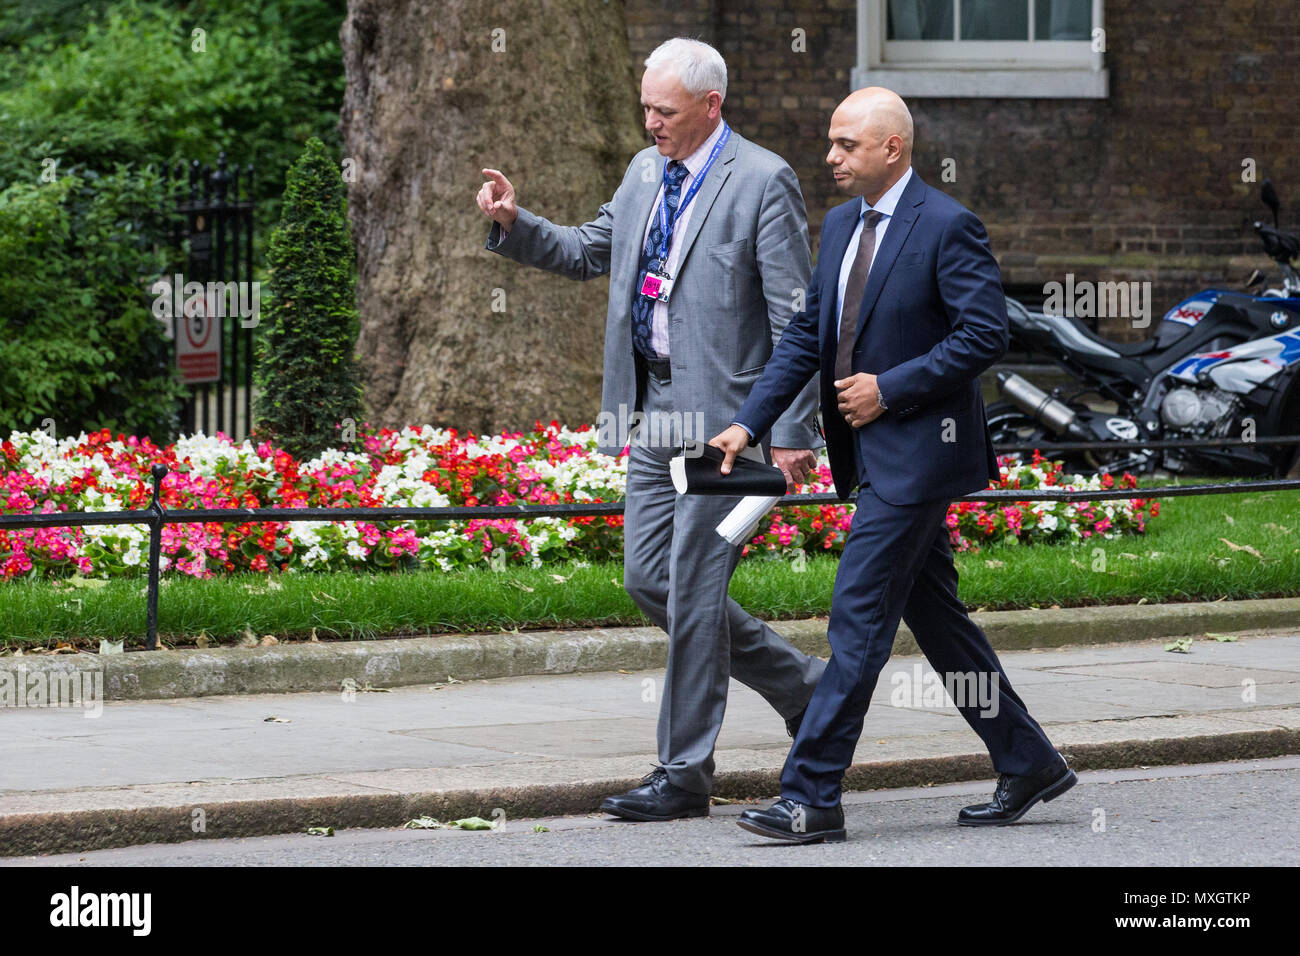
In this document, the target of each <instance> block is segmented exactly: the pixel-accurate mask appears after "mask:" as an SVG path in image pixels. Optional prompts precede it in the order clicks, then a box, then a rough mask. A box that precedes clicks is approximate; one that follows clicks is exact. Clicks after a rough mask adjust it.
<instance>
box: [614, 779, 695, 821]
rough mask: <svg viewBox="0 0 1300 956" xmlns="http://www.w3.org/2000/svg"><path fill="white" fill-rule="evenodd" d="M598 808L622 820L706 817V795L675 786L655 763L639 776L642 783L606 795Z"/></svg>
mask: <svg viewBox="0 0 1300 956" xmlns="http://www.w3.org/2000/svg"><path fill="white" fill-rule="evenodd" d="M600 809H602V810H604V811H605V812H606V813H612V814H614V816H616V817H623V818H624V819H625V820H649V821H658V820H676V819H679V818H681V817H707V816H708V815H709V795H708V794H707V793H692V792H691V791H690V790H683V789H682V788H681V787H677V786H674V785H673V784H672V783H670V782H669V780H668V771H667V770H665V769H664V768H663V767H655V768H654V769H653V770H651V771H650V773H648V774H646V776H645V777H643V778H642V780H641V786H639V787H636V788H634V789H632V790H629V791H628V792H627V793H621V794H619V795H618V796H616V797H606V798H605V799H604V800H603V801H602V802H601V804H600Z"/></svg>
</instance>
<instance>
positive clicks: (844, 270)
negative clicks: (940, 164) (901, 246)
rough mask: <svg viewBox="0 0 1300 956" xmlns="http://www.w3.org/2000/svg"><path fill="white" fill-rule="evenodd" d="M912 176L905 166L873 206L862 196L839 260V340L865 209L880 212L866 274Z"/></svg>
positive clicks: (837, 314) (873, 263)
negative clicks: (845, 294) (854, 227)
mask: <svg viewBox="0 0 1300 956" xmlns="http://www.w3.org/2000/svg"><path fill="white" fill-rule="evenodd" d="M911 178H912V167H911V166H908V167H907V172H905V173H903V178H902V179H900V180H899V181H898V182H896V183H894V185H892V186H890V187H889V188H888V189H887V190H885V194H884V195H883V196H881V197H880V200H879V201H878V202H877V203H876V204H875V205H874V206H873V205H871V204H870V203H868V202H867V200H866V197H865V196H864V197H862V208H861V209H860V210H859V212H858V225H857V228H856V229H854V230H853V236H852V238H850V239H849V247H848V248H847V249H845V250H844V259H843V260H842V261H841V262H840V286H839V298H838V299H837V300H836V302H835V336H836V341H838V340H839V334H840V318H841V316H840V311H841V310H842V309H843V307H844V288H845V286H847V285H848V284H849V272H851V271H852V269H853V260H854V259H856V258H857V257H858V242H859V241H860V240H861V239H862V226H863V224H864V223H865V222H866V219H865V217H866V215H867V210H869V209H874V210H875V211H876V212H878V213H880V221H879V222H878V223H876V247H875V248H874V249H873V250H872V251H871V264H870V265H868V266H867V275H868V276H870V275H871V266H872V265H875V263H876V253H878V252H879V251H880V245H881V243H883V242H884V241H885V230H886V229H888V228H889V222H890V220H891V219H893V218H894V210H895V209H896V208H898V200H899V198H900V197H901V196H902V195H903V190H904V189H906V188H907V183H908V181H909V180H910V179H911Z"/></svg>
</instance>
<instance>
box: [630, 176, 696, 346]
mask: <svg viewBox="0 0 1300 956" xmlns="http://www.w3.org/2000/svg"><path fill="white" fill-rule="evenodd" d="M686 172H687V170H686V164H685V163H683V162H682V161H681V160H677V159H675V160H673V161H672V162H671V163H669V164H668V166H667V168H666V169H665V170H664V199H665V201H666V202H667V205H668V217H667V218H668V226H669V231H670V232H671V229H672V224H673V223H674V222H675V221H676V220H677V206H678V205H679V204H680V203H681V199H682V180H684V179H685V178H686ZM663 240H664V232H663V229H662V227H661V223H660V221H659V206H658V205H656V206H655V211H654V218H653V219H652V220H651V224H650V234H649V235H648V236H646V240H645V246H644V247H643V248H642V249H641V272H640V274H639V275H638V276H637V280H636V289H635V293H634V296H633V299H632V344H633V345H634V346H636V350H637V351H638V352H640V353H641V354H642V355H644V356H645V357H646V358H650V359H654V360H655V361H662V359H663V357H662V356H660V355H659V354H657V353H656V352H655V350H654V348H653V347H651V345H650V323H651V320H652V319H653V318H654V312H655V300H654V299H650V298H647V297H646V296H643V295H642V294H641V283H642V282H644V281H645V277H646V273H648V272H663V271H665V267H664V263H662V262H660V261H659V244H660V243H661V242H663Z"/></svg>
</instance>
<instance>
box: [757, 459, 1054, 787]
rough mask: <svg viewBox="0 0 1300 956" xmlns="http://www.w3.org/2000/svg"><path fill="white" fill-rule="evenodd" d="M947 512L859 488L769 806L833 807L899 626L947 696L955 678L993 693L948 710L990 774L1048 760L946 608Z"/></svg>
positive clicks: (995, 665)
mask: <svg viewBox="0 0 1300 956" xmlns="http://www.w3.org/2000/svg"><path fill="white" fill-rule="evenodd" d="M949 504H950V502H948V501H930V502H924V503H922V504H916V505H891V504H889V503H887V502H885V501H882V500H881V499H880V498H879V497H877V496H876V494H875V492H874V491H873V490H872V489H871V486H870V485H866V486H864V487H862V488H860V489H859V491H858V498H857V510H856V511H855V513H854V515H853V523H852V525H851V527H850V530H849V538H848V540H847V541H846V542H845V544H844V553H843V555H842V556H841V558H840V564H839V570H838V572H837V573H836V575H835V591H834V596H833V598H832V601H831V616H830V624H829V627H828V629H827V636H828V638H829V640H830V645H831V659H830V663H829V664H827V666H826V672H825V674H823V676H822V679H821V681H820V682H819V683H818V684H817V689H816V691H814V692H813V695H812V698H811V699H810V700H809V702H808V710H807V712H806V713H805V714H804V718H803V723H802V725H801V726H800V728H799V734H798V736H797V737H796V738H795V742H794V746H793V747H792V748H791V749H790V755H789V757H787V758H786V762H785V768H784V770H783V771H782V774H781V796H783V797H786V798H787V799H790V800H794V801H796V802H798V803H802V804H805V805H806V806H811V807H833V806H835V805H837V804H838V803H839V802H840V784H841V781H842V780H843V777H844V771H845V770H847V769H848V766H849V764H850V763H851V762H852V760H853V751H854V749H855V748H856V747H857V743H858V738H859V737H860V736H861V735H862V725H863V723H864V721H865V719H866V715H867V705H868V704H869V703H870V702H871V694H872V692H873V691H874V690H875V687H876V679H877V678H878V677H879V675H880V671H881V669H882V668H883V667H884V666H885V662H886V661H887V660H888V659H889V654H890V650H891V649H892V648H893V644H894V634H895V632H896V631H897V630H898V622H899V619H900V618H901V619H902V620H904V621H906V622H907V626H908V627H909V628H911V630H912V633H913V634H914V635H915V636H916V642H917V644H918V645H919V646H920V648H921V650H922V652H924V654H925V656H926V658H927V659H928V660H929V662H930V665H931V666H932V667H933V668H934V670H935V671H936V673H937V674H939V675H940V676H942V677H944V678H945V686H952V685H948V684H947V683H946V681H947V679H948V678H949V675H959V676H960V677H962V678H963V679H967V680H972V679H979V680H984V681H988V682H989V684H990V685H991V686H995V687H996V690H997V707H996V708H994V707H992V706H989V707H987V708H982V707H981V705H980V703H979V702H978V701H977V700H969V699H967V700H964V701H963V700H955V703H957V705H958V709H959V710H960V711H961V715H962V716H963V717H964V718H965V719H966V722H967V723H968V724H970V726H971V728H972V729H973V730H974V731H975V732H976V733H977V734H979V736H980V738H981V739H982V740H983V741H984V744H985V746H987V747H988V751H989V755H990V756H991V757H992V758H993V766H994V769H996V770H997V772H998V773H1000V774H1001V773H1009V774H1018V775H1019V774H1028V773H1031V772H1033V771H1035V770H1039V769H1042V768H1043V767H1046V766H1049V765H1050V764H1052V763H1054V762H1056V761H1059V760H1060V756H1059V755H1058V754H1057V752H1056V750H1055V748H1054V747H1053V746H1052V744H1051V742H1050V741H1049V740H1048V739H1047V735H1046V734H1044V733H1043V729H1042V728H1041V727H1040V726H1039V725H1038V723H1037V722H1036V721H1035V720H1034V719H1033V718H1032V717H1031V716H1029V712H1028V711H1027V710H1026V709H1025V705H1024V702H1023V701H1022V700H1021V699H1020V697H1019V696H1017V694H1016V692H1015V691H1014V690H1013V689H1012V687H1011V682H1010V681H1009V680H1008V679H1007V675H1006V673H1005V672H1004V671H1003V670H1002V665H1001V664H1000V663H999V662H998V658H997V655H996V654H995V653H994V652H993V648H992V647H991V646H990V645H989V641H988V638H987V637H986V636H985V635H984V632H983V631H981V630H980V629H979V627H977V626H976V624H975V622H974V621H972V620H971V619H970V616H969V615H968V614H967V613H966V608H965V606H964V605H963V604H962V603H961V601H960V600H959V599H958V597H957V569H956V568H955V567H953V562H952V549H951V548H950V547H949V543H948V529H947V525H946V523H945V516H946V514H947V511H948V505H949ZM973 675H983V676H982V677H979V678H975V677H973ZM955 696H962V697H964V695H955ZM972 696H973V695H972Z"/></svg>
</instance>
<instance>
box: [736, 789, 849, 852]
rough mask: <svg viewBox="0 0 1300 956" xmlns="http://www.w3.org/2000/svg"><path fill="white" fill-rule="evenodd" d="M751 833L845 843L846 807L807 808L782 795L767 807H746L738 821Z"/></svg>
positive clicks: (780, 838)
mask: <svg viewBox="0 0 1300 956" xmlns="http://www.w3.org/2000/svg"><path fill="white" fill-rule="evenodd" d="M736 822H737V823H739V824H740V825H741V827H743V828H744V829H746V830H748V831H749V832H750V833H757V834H758V835H759V836H765V837H771V838H772V839H773V840H786V841H788V842H790V843H822V842H826V843H843V842H844V808H843V807H841V806H839V805H838V804H837V805H836V806H833V807H806V806H804V805H803V804H802V803H795V802H794V801H793V800H787V799H785V797H782V798H781V799H780V800H778V801H776V803H774V804H772V805H771V806H770V807H768V808H767V809H766V810H746V811H745V812H744V813H742V814H741V815H740V819H739V820H737V821H736Z"/></svg>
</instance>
